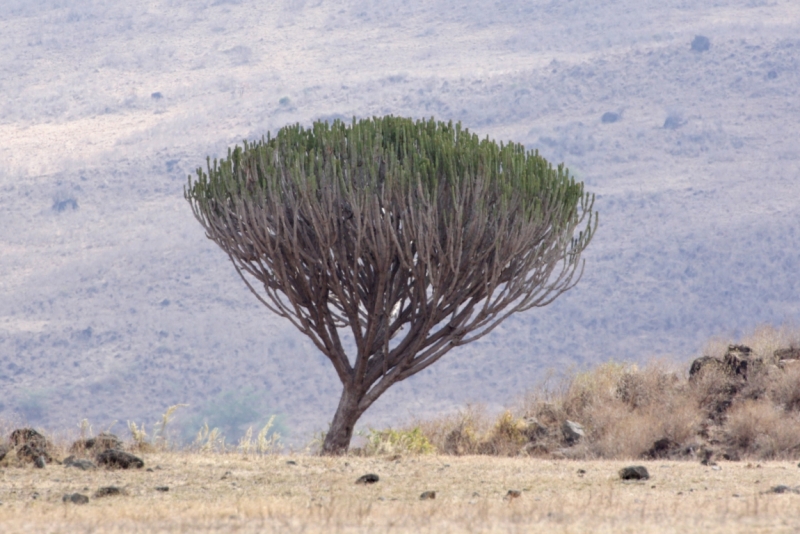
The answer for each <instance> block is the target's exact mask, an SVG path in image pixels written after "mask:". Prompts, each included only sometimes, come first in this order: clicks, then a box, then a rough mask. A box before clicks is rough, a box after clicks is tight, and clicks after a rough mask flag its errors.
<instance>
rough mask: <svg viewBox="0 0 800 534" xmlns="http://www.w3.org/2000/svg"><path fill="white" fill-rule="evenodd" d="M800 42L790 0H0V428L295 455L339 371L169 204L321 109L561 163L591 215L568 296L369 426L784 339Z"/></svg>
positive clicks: (321, 416)
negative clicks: (135, 431)
mask: <svg viewBox="0 0 800 534" xmlns="http://www.w3.org/2000/svg"><path fill="white" fill-rule="evenodd" d="M697 35H702V36H705V37H707V38H708V39H709V44H710V47H709V49H708V50H706V51H697V50H692V46H691V45H692V42H693V40H694V38H695V36H697ZM798 35H800V4H798V3H797V2H796V1H795V0H775V1H766V0H765V1H760V0H716V1H710V0H692V1H687V0H659V1H653V0H618V1H610V0H597V1H591V2H587V1H577V0H572V1H569V0H552V1H544V0H528V1H522V0H505V1H503V2H485V1H484V2H477V1H469V0H467V1H446V0H442V1H429V2H424V3H423V2H408V1H405V2H404V1H399V0H391V1H384V0H376V1H340V2H325V1H317V2H312V1H303V0H290V1H285V2H258V1H255V0H238V1H237V0H217V1H211V0H203V1H177V0H163V1H146V2H123V1H121V0H81V1H78V0H40V1H32V0H18V1H17V0H4V1H3V2H2V5H0V95H1V96H2V99H0V162H1V163H2V164H0V251H1V252H0V295H1V296H2V298H1V299H0V417H3V418H14V417H16V418H25V419H27V420H28V421H30V422H31V423H34V424H41V425H47V426H49V427H51V428H52V427H56V428H63V427H71V426H72V425H74V424H75V423H77V422H78V421H79V420H80V419H81V418H83V417H88V418H89V419H90V420H91V421H93V422H94V423H95V426H97V427H102V426H105V425H108V424H111V423H112V422H113V421H115V420H118V421H120V422H122V423H124V422H125V421H127V420H136V421H139V422H141V421H145V422H147V423H148V424H149V423H151V422H153V421H154V420H155V419H156V418H157V417H158V416H159V415H160V414H161V413H162V411H163V409H164V408H165V407H166V406H169V405H171V404H175V403H189V404H190V405H191V406H190V407H189V408H187V409H186V410H184V415H183V416H182V419H181V420H179V422H180V423H181V424H182V425H184V427H185V428H187V429H190V430H194V429H196V428H197V427H198V426H199V425H200V424H201V423H202V421H203V419H204V418H207V419H208V421H209V422H210V423H211V424H212V425H215V424H216V425H219V426H226V427H227V429H228V431H229V432H231V433H233V434H234V435H233V436H231V438H235V437H238V436H237V435H236V434H237V433H238V432H239V431H241V430H242V428H243V426H245V425H247V424H250V423H254V424H257V423H259V422H263V421H264V420H265V419H266V417H267V416H268V415H269V414H271V413H280V414H282V420H283V427H284V430H285V431H286V432H289V433H290V435H291V436H292V439H293V440H294V441H295V442H296V443H301V442H303V441H305V440H307V439H308V438H309V436H310V433H311V432H312V431H315V430H322V429H324V428H325V427H326V425H327V422H328V421H329V419H330V417H331V416H332V413H333V409H334V407H335V403H336V402H337V400H338V395H339V391H340V386H339V384H338V382H337V379H336V377H335V374H334V373H333V371H332V368H330V366H329V365H328V364H326V363H325V361H324V360H323V358H322V357H321V356H320V355H319V354H318V353H317V352H316V350H315V349H314V347H313V346H312V345H311V344H310V343H309V342H307V341H306V340H305V339H304V338H303V337H302V336H300V335H299V334H297V333H296V332H295V331H293V329H292V328H291V326H290V325H289V324H288V322H283V321H281V320H279V319H277V318H275V317H273V316H272V315H271V314H270V313H269V312H268V311H267V310H266V309H263V307H262V306H261V305H260V304H258V302H257V301H256V300H255V298H253V297H252V296H251V295H250V294H249V293H248V292H247V290H246V288H245V287H244V285H243V284H242V282H241V280H239V279H238V277H237V275H236V274H235V272H234V270H233V268H232V267H231V265H230V264H229V262H228V260H227V259H226V257H225V256H224V255H223V253H222V252H221V251H220V250H218V249H216V248H215V245H213V244H212V243H210V242H209V241H207V240H206V239H205V237H204V235H203V233H202V230H201V227H200V225H199V224H197V222H196V221H194V219H193V218H192V214H191V211H190V209H189V206H188V204H187V203H186V202H185V201H184V200H183V196H182V187H183V185H184V184H185V182H186V176H187V174H189V173H191V172H193V170H194V169H195V168H196V167H197V166H198V165H201V164H204V161H205V157H206V155H211V156H212V157H214V156H221V155H225V154H226V153H227V148H228V147H229V146H232V145H233V144H234V143H236V142H241V140H242V139H244V138H253V137H260V136H261V135H263V134H265V133H266V132H267V131H275V130H277V129H278V128H280V127H281V126H283V125H285V124H287V123H294V122H300V123H303V124H309V123H310V122H311V121H313V120H315V119H319V118H327V119H332V118H337V117H340V118H350V117H352V116H354V115H355V116H359V117H364V116H370V115H383V114H388V113H392V114H396V115H404V116H411V117H428V116H435V117H436V118H437V119H442V120H450V119H452V120H461V121H462V122H463V123H464V124H465V125H466V126H467V127H469V128H470V129H472V130H473V131H475V132H477V133H479V134H480V135H482V136H483V135H489V136H490V137H492V138H494V139H497V140H508V139H511V140H514V141H518V142H522V143H525V144H526V145H527V146H528V147H531V148H534V147H537V148H539V150H540V151H541V152H542V153H543V154H544V155H545V156H546V157H548V158H549V159H552V160H553V161H554V162H560V161H564V162H566V164H567V165H568V166H569V167H570V169H571V170H572V171H573V172H574V173H576V174H577V176H578V177H579V178H580V179H582V180H584V181H585V182H586V183H587V186H588V188H589V189H590V190H591V191H594V192H596V193H597V203H596V207H597V209H598V210H599V212H600V214H601V226H600V229H599V232H598V234H597V237H596V239H595V241H594V242H593V243H592V245H591V246H590V247H589V249H588V251H587V254H586V260H587V270H586V275H585V277H584V279H583V281H582V282H581V283H580V284H579V285H578V287H577V288H576V289H574V290H573V291H572V292H571V293H569V294H567V295H565V296H563V297H562V298H561V299H560V300H559V301H557V302H556V303H555V304H554V305H552V306H550V307H549V308H545V309H541V310H536V311H532V312H528V313H525V314H522V315H519V316H516V317H514V318H512V319H510V320H509V321H507V322H506V323H504V325H503V326H502V328H500V329H498V330H497V331H496V332H495V333H494V334H492V335H491V336H489V337H487V338H484V339H483V340H482V341H480V342H478V343H475V344H474V345H471V346H468V347H465V348H463V349H461V350H459V351H456V352H453V353H451V354H449V355H448V356H447V357H445V358H444V360H443V361H442V362H440V363H439V364H437V366H435V367H434V368H432V369H431V370H430V371H428V372H426V373H423V374H421V375H418V376H416V377H414V378H412V379H410V380H409V381H407V382H405V383H403V384H401V385H400V386H398V387H396V388H395V389H394V390H392V391H390V392H389V393H388V394H387V395H386V396H385V397H384V398H383V399H382V400H381V401H379V403H378V404H376V405H375V406H374V407H373V408H371V410H370V411H369V412H368V413H367V415H366V416H365V418H364V419H363V420H362V423H363V424H364V425H367V424H374V425H380V424H385V423H387V422H390V421H396V420H397V419H398V418H401V419H402V418H408V417H414V416H425V415H429V414H432V413H438V412H442V411H448V410H453V409H455V408H456V407H458V406H461V405H463V404H464V403H466V402H469V401H482V402H486V403H487V404H489V406H490V407H497V406H499V405H501V404H503V403H506V402H509V401H510V400H512V399H513V397H514V396H515V395H518V394H520V393H523V392H524V390H525V389H526V388H527V387H529V386H530V385H532V384H534V383H535V382H536V381H538V380H540V379H542V378H543V377H544V375H545V372H546V370H547V369H554V370H556V371H558V370H561V369H564V368H566V367H569V366H571V365H578V366H580V365H587V364H591V363H595V362H600V361H604V360H606V359H611V358H613V359H618V360H620V359H622V360H641V359H646V358H649V357H651V356H654V355H667V356H668V357H672V358H675V359H678V360H687V359H688V358H690V357H691V356H692V355H695V354H697V353H698V352H699V351H700V350H701V349H702V345H703V343H704V341H705V340H706V339H707V338H709V337H710V336H714V335H721V336H726V337H731V338H734V337H736V336H738V335H739V334H740V333H742V332H745V331H747V330H749V329H751V328H753V327H754V326H755V325H757V324H761V323H772V324H780V323H782V322H786V321H788V322H791V321H796V320H797V319H798V318H799V317H800V282H799V281H798V279H800V277H798V275H797V270H798V269H797V267H798V265H800V148H798V126H797V125H798V124H800V94H798V87H800V37H798ZM604 116H605V118H604ZM116 430H120V431H121V428H120V427H119V426H118V427H117V428H116Z"/></svg>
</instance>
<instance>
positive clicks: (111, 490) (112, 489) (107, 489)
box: [94, 486, 125, 499]
mask: <svg viewBox="0 0 800 534" xmlns="http://www.w3.org/2000/svg"><path fill="white" fill-rule="evenodd" d="M115 495H125V490H124V489H122V488H118V487H116V486H104V487H102V488H100V489H98V490H97V491H96V492H94V498H95V499H99V498H101V497H113V496H115Z"/></svg>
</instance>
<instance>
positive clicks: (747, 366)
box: [722, 345, 760, 380]
mask: <svg viewBox="0 0 800 534" xmlns="http://www.w3.org/2000/svg"><path fill="white" fill-rule="evenodd" d="M754 356H755V355H754V354H753V350H752V349H751V348H750V347H747V346H745V345H730V346H728V351H727V352H726V353H725V357H724V358H723V359H722V363H723V365H724V366H725V367H726V368H727V369H728V371H729V372H730V373H731V374H734V375H737V376H741V377H742V378H744V379H745V380H747V373H748V372H752V371H754V370H755V368H756V367H757V365H758V363H760V362H758V361H756V360H755V358H754Z"/></svg>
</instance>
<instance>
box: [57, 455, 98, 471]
mask: <svg viewBox="0 0 800 534" xmlns="http://www.w3.org/2000/svg"><path fill="white" fill-rule="evenodd" d="M64 467H77V468H78V469H80V470H81V471H87V470H89V469H97V465H96V464H95V463H94V462H93V461H91V460H86V459H83V458H75V457H74V456H67V457H66V458H64Z"/></svg>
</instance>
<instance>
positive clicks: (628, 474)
mask: <svg viewBox="0 0 800 534" xmlns="http://www.w3.org/2000/svg"><path fill="white" fill-rule="evenodd" d="M619 478H621V479H622V480H647V479H648V478H650V473H648V472H647V468H646V467H645V466H643V465H631V466H628V467H623V468H622V469H620V470H619Z"/></svg>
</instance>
